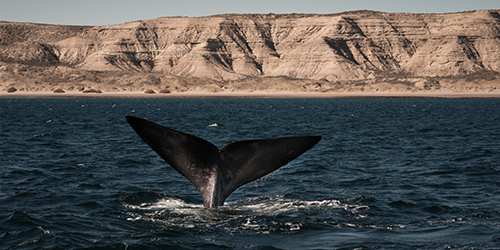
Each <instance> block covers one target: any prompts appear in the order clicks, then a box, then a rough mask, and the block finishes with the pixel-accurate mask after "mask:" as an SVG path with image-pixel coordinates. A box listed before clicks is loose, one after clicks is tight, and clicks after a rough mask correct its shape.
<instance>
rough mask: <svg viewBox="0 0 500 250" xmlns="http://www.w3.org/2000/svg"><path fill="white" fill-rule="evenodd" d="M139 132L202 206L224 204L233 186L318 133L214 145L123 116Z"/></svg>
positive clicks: (286, 158)
mask: <svg viewBox="0 0 500 250" xmlns="http://www.w3.org/2000/svg"><path fill="white" fill-rule="evenodd" d="M126 118H127V121H128V123H129V124H130V125H131V126H132V128H133V129H134V130H135V132H137V134H139V136H140V137H141V138H142V139H143V140H144V141H145V142H146V143H147V144H148V145H149V146H150V147H151V148H152V149H153V150H154V151H155V152H156V153H157V154H158V155H160V156H161V157H162V158H163V159H164V160H165V161H166V162H167V163H168V164H169V165H170V166H172V167H173V168H174V169H175V170H177V171H178V172H179V173H181V174H182V175H183V176H184V177H186V178H187V179H188V180H189V181H190V182H191V183H193V185H194V186H195V187H196V189H198V191H199V192H200V194H201V196H202V197H203V205H204V206H205V207H210V208H211V207H217V206H222V205H224V200H226V198H227V197H228V196H229V195H230V194H231V193H232V192H233V191H234V190H236V189H237V188H239V187H241V186H243V185H245V184H247V183H249V182H251V181H254V180H257V179H259V178H261V177H263V176H265V175H267V174H269V173H271V172H273V171H275V170H277V169H279V168H280V167H282V166H284V165H286V164H287V163H288V162H290V161H292V160H293V159H295V158H297V157H299V156H300V155H301V154H303V153H304V152H306V151H307V150H309V149H310V148H311V147H313V146H314V145H315V144H316V143H318V142H319V141H320V140H321V136H292V137H280V138H274V139H261V140H246V141H236V142H232V143H229V144H227V145H226V146H224V147H223V148H221V149H218V148H217V147H216V146H215V145H213V144H212V143H210V142H208V141H206V140H203V139H201V138H198V137H196V136H193V135H190V134H186V133H182V132H179V131H175V130H173V129H170V128H167V127H163V126H161V125H158V124H155V123H153V122H150V121H147V120H144V119H141V118H137V117H134V116H128V115H127V116H126Z"/></svg>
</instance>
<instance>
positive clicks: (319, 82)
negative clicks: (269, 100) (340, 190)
mask: <svg viewBox="0 0 500 250" xmlns="http://www.w3.org/2000/svg"><path fill="white" fill-rule="evenodd" d="M499 75H500V10H483V11H473V12H462V13H449V14H406V13H382V12H374V11H355V12H346V13H340V14H331V15H313V14H288V15H275V14H266V15H258V14H249V15H229V14H228V15H217V16H209V17H198V18H188V17H164V18H158V19H152V20H146V21H135V22H130V23H124V24H119V25H109V26H96V27H85V26H81V27H80V26H58V25H42V24H27V23H10V22H0V84H1V87H0V88H5V89H6V88H8V87H12V86H17V87H18V88H19V89H23V90H46V89H52V88H61V87H62V88H74V89H79V88H83V89H85V88H87V89H88V88H100V89H103V90H108V91H126V90H137V89H151V88H154V89H158V90H159V89H165V88H170V89H171V90H172V91H185V90H192V89H201V90H209V91H222V90H233V91H234V90H250V91H251V90H256V89H262V88H264V89H274V90H294V91H344V90H367V89H368V90H374V91H376V90H391V89H397V90H415V89H421V90H426V89H427V90H431V89H439V88H450V89H453V88H455V89H457V90H468V89H469V90H470V89H471V88H472V89H473V88H483V89H484V88H487V89H490V90H497V89H500V82H499V81H498V79H499ZM497 86H498V88H497Z"/></svg>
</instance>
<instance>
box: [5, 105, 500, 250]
mask: <svg viewBox="0 0 500 250" xmlns="http://www.w3.org/2000/svg"><path fill="white" fill-rule="evenodd" d="M125 114H132V115H135V116H139V117H144V118H147V119H149V120H151V121H154V122H157V123H160V124H163V125H165V126H169V127H171V128H174V129H177V130H180V131H184V132H187V133H191V134H194V135H197V136H199V137H202V138H204V139H207V140H208V141H211V142H213V143H214V144H215V145H217V146H219V147H222V146H223V145H225V144H226V143H229V142H231V141H233V140H243V139H255V138H269V137H279V136H288V135H302V134H317V135H322V136H323V140H322V141H320V142H319V144H317V145H316V146H315V147H314V148H312V149H311V150H310V151H308V152H306V153H305V154H304V155H302V156H301V157H299V158H298V159H296V160H295V161H293V162H291V163H290V164H288V165H287V166H285V167H283V168H282V169H280V170H278V171H277V172H275V173H273V174H271V175H269V176H266V177H265V178H263V179H260V180H258V181H256V182H253V183H250V184H248V185H246V186H243V187H241V188H240V189H238V190H237V191H236V192H234V193H233V194H232V195H231V196H229V198H228V199H227V200H226V204H225V206H224V207H220V208H217V209H204V208H202V205H201V204H202V199H201V197H200V195H199V194H198V192H197V191H196V189H195V188H194V186H192V184H191V183H189V182H188V181H187V180H186V179H185V178H183V177H182V176H181V175H180V174H178V173H177V172H175V170H173V169H172V168H171V167H169V166H168V165H167V164H166V163H165V162H163V160H162V159H161V158H160V157H158V156H157V155H156V154H155V153H154V152H153V151H152V150H151V149H150V148H149V147H148V146H147V145H146V144H145V143H144V142H143V141H142V140H141V139H140V138H139V136H137V135H136V134H135V133H134V131H133V130H132V128H130V127H129V125H128V124H127V123H126V121H125V118H124V115H125ZM0 122H1V124H0V249H167V248H179V249H210V248H212V249H499V246H500V100H499V99H13V100H8V99H0ZM213 123H217V124H218V125H219V126H216V127H212V126H209V125H210V124H213Z"/></svg>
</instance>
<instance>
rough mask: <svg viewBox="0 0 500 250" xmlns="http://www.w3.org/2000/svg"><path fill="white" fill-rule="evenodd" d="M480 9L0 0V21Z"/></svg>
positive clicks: (483, 0)
mask: <svg viewBox="0 0 500 250" xmlns="http://www.w3.org/2000/svg"><path fill="white" fill-rule="evenodd" d="M482 9H500V0H340V1H337V0H241V1H240V0H163V1H162V0H135V1H134V0H0V20H2V21H11V22H32V23H46V24H64V25H92V26H95V25H107V24H119V23H124V22H131V21H137V20H148V19H153V18H157V17H163V16H189V17H199V16H210V15H216V14H227V13H262V14H267V13H276V14H283V13H317V14H330V13H339V12H344V11H352V10H375V11H384V12H408V13H448V12H460V11H468V10H482Z"/></svg>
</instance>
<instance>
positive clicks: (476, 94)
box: [0, 91, 500, 99]
mask: <svg viewBox="0 0 500 250" xmlns="http://www.w3.org/2000/svg"><path fill="white" fill-rule="evenodd" d="M11 98H12V99H29V98H158V99H159V98H500V91H495V92H487V91H470V92H454V91H434V92H432V91H426V92H423V91H422V92H405V91H402V92H293V91H253V92H206V91H186V92H172V93H168V94H163V93H155V94H147V93H144V92H103V93H82V92H77V91H68V92H66V93H54V92H49V91H33V92H26V91H16V92H13V93H7V92H6V91H0V99H11Z"/></svg>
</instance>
